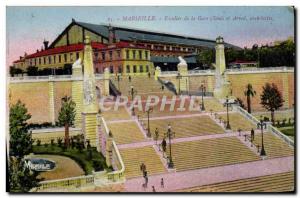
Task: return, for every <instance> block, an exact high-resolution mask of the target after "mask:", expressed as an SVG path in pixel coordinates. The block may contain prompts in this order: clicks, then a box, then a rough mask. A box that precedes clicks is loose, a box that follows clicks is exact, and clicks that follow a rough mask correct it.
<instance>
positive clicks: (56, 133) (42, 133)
mask: <svg viewBox="0 0 300 198" xmlns="http://www.w3.org/2000/svg"><path fill="white" fill-rule="evenodd" d="M31 131H32V139H34V140H35V141H34V144H36V143H37V140H40V141H41V143H42V144H44V143H51V140H54V142H57V138H62V139H64V132H65V128H42V129H32V130H31ZM69 133H70V137H72V136H76V135H79V134H81V133H82V131H81V129H80V128H70V130H69Z"/></svg>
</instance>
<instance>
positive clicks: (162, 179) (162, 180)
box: [160, 178, 165, 188]
mask: <svg viewBox="0 0 300 198" xmlns="http://www.w3.org/2000/svg"><path fill="white" fill-rule="evenodd" d="M160 187H161V188H164V187H165V183H164V178H161V180H160Z"/></svg>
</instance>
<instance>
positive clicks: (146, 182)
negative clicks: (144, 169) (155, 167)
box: [145, 176, 148, 188]
mask: <svg viewBox="0 0 300 198" xmlns="http://www.w3.org/2000/svg"><path fill="white" fill-rule="evenodd" d="M145 186H146V188H147V187H148V176H146V177H145Z"/></svg>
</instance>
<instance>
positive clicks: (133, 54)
mask: <svg viewBox="0 0 300 198" xmlns="http://www.w3.org/2000/svg"><path fill="white" fill-rule="evenodd" d="M132 56H133V59H135V50H132Z"/></svg>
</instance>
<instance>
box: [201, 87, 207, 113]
mask: <svg viewBox="0 0 300 198" xmlns="http://www.w3.org/2000/svg"><path fill="white" fill-rule="evenodd" d="M200 89H201V93H202V94H201V95H202V104H201V111H205V107H204V100H203V96H204V94H205V91H206V87H205V86H204V85H203V84H202V85H201V86H200Z"/></svg>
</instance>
